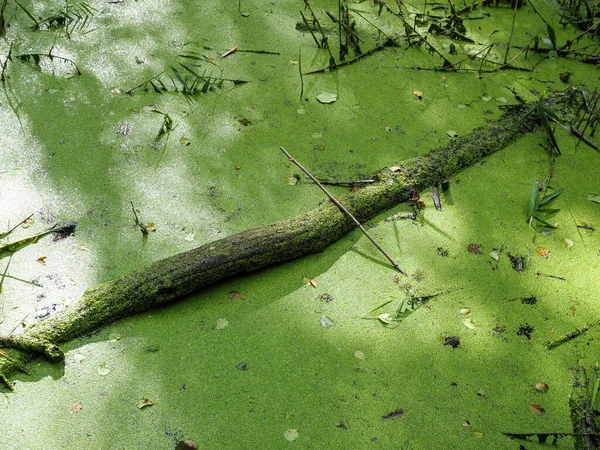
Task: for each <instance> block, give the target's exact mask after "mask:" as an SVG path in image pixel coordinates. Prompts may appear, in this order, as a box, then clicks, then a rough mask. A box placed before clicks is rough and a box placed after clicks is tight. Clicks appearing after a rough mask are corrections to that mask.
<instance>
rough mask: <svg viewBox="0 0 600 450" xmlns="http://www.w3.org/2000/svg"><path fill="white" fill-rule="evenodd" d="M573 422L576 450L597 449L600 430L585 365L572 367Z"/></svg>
mask: <svg viewBox="0 0 600 450" xmlns="http://www.w3.org/2000/svg"><path fill="white" fill-rule="evenodd" d="M571 381H572V384H573V386H572V388H571V396H570V397H569V407H570V409H571V423H573V432H574V433H575V449H576V450H596V449H597V448H598V447H599V446H600V430H599V429H598V425H597V424H596V414H595V413H594V411H592V405H591V402H590V396H589V390H588V378H587V376H586V373H585V369H584V368H583V367H574V368H572V369H571Z"/></svg>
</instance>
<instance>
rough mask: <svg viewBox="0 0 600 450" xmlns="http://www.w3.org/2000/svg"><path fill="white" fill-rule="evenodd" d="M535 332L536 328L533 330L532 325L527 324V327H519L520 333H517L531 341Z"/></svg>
mask: <svg viewBox="0 0 600 450" xmlns="http://www.w3.org/2000/svg"><path fill="white" fill-rule="evenodd" d="M534 331H535V328H533V327H532V326H531V325H529V324H528V323H526V324H525V325H521V326H520V327H519V331H517V335H518V336H525V337H526V338H527V339H531V335H532V334H533V332H534Z"/></svg>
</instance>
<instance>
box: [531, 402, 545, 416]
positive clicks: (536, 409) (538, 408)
mask: <svg viewBox="0 0 600 450" xmlns="http://www.w3.org/2000/svg"><path fill="white" fill-rule="evenodd" d="M529 409H530V410H531V412H532V413H534V414H535V415H536V416H541V415H543V414H544V413H545V412H546V410H545V409H544V408H542V407H541V406H540V405H538V404H536V403H531V404H530V405H529Z"/></svg>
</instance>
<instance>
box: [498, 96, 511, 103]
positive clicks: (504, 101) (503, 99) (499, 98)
mask: <svg viewBox="0 0 600 450" xmlns="http://www.w3.org/2000/svg"><path fill="white" fill-rule="evenodd" d="M496 101H498V102H500V103H506V102H507V101H508V100H506V97H497V98H496Z"/></svg>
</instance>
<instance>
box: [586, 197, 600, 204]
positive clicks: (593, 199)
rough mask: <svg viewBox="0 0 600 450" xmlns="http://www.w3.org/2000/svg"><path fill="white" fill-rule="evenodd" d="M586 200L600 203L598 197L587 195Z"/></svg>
mask: <svg viewBox="0 0 600 450" xmlns="http://www.w3.org/2000/svg"><path fill="white" fill-rule="evenodd" d="M587 199H588V200H589V201H591V202H595V203H600V195H588V196H587Z"/></svg>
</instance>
